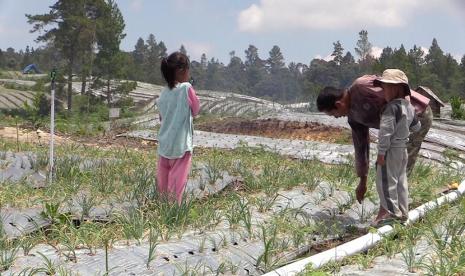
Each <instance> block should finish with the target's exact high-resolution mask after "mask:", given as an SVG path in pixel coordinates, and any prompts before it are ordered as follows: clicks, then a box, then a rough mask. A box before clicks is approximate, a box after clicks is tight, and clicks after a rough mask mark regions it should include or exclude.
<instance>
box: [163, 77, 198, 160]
mask: <svg viewBox="0 0 465 276" xmlns="http://www.w3.org/2000/svg"><path fill="white" fill-rule="evenodd" d="M190 87H191V84H190V83H188V82H183V83H179V84H177V85H176V86H175V87H174V88H173V89H172V90H170V89H169V88H168V87H165V88H163V90H162V92H161V95H160V97H159V98H158V101H157V105H158V110H159V112H160V117H161V127H160V130H159V131H158V155H160V156H162V157H165V158H168V159H176V158H181V157H182V156H183V155H184V153H185V152H186V151H190V152H192V149H193V143H192V137H193V132H194V126H193V117H192V112H191V108H190V106H189V103H188V100H187V97H188V91H189V88H190Z"/></svg>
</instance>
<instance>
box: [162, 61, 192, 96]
mask: <svg viewBox="0 0 465 276" xmlns="http://www.w3.org/2000/svg"><path fill="white" fill-rule="evenodd" d="M189 64H190V61H189V58H188V57H187V56H186V55H185V54H183V53H181V52H174V53H172V54H171V55H169V56H168V57H166V58H163V59H162V60H161V67H160V69H161V73H162V74H163V78H164V79H165V81H166V82H167V83H168V87H169V88H170V89H173V88H174V86H175V84H176V73H177V72H178V70H187V69H189Z"/></svg>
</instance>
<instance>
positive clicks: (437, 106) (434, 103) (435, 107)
mask: <svg viewBox="0 0 465 276" xmlns="http://www.w3.org/2000/svg"><path fill="white" fill-rule="evenodd" d="M415 91H417V92H418V93H420V94H421V95H423V96H425V97H427V98H428V99H430V101H429V105H430V106H431V110H432V111H433V115H434V116H435V117H439V116H440V115H441V107H444V103H443V102H442V101H441V99H439V97H438V96H436V94H434V92H433V91H431V89H429V88H428V87H426V86H418V88H417V89H415Z"/></svg>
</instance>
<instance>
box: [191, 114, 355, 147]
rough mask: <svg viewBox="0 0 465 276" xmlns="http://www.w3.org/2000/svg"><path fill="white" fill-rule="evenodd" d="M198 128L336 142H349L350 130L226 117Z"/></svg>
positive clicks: (218, 131)
mask: <svg viewBox="0 0 465 276" xmlns="http://www.w3.org/2000/svg"><path fill="white" fill-rule="evenodd" d="M195 128H196V129H198V130H203V131H209V132H217V133H227V134H243V135H252V136H263V137H269V138H283V139H296V140H307V141H322V142H330V143H338V144H351V141H352V135H351V132H350V130H348V129H345V128H339V127H331V126H327V125H322V124H318V123H314V122H295V121H281V120H278V119H265V120H247V119H242V118H227V119H223V120H220V121H211V122H204V123H202V124H197V125H196V126H195Z"/></svg>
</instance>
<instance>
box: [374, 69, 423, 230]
mask: <svg viewBox="0 0 465 276" xmlns="http://www.w3.org/2000/svg"><path fill="white" fill-rule="evenodd" d="M374 84H375V85H379V86H381V87H382V88H383V91H384V99H385V100H386V102H387V104H386V106H385V107H384V109H383V112H382V114H381V118H380V124H379V132H378V158H377V160H376V190H377V191H378V195H379V201H380V208H379V212H378V216H377V217H376V218H375V220H374V222H373V225H374V226H379V225H382V224H384V223H389V222H391V221H393V220H397V219H399V220H401V221H405V220H406V219H407V218H408V185H407V160H408V155H407V142H408V137H409V135H410V132H417V131H419V130H420V126H421V123H420V121H418V118H417V115H416V114H415V109H414V108H413V106H412V105H411V104H410V102H409V101H408V100H406V97H410V88H409V87H408V80H407V76H405V74H404V72H402V71H400V70H397V69H388V70H386V71H384V73H383V76H382V77H381V78H380V79H376V80H375V81H374ZM402 84H407V86H405V85H402Z"/></svg>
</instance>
